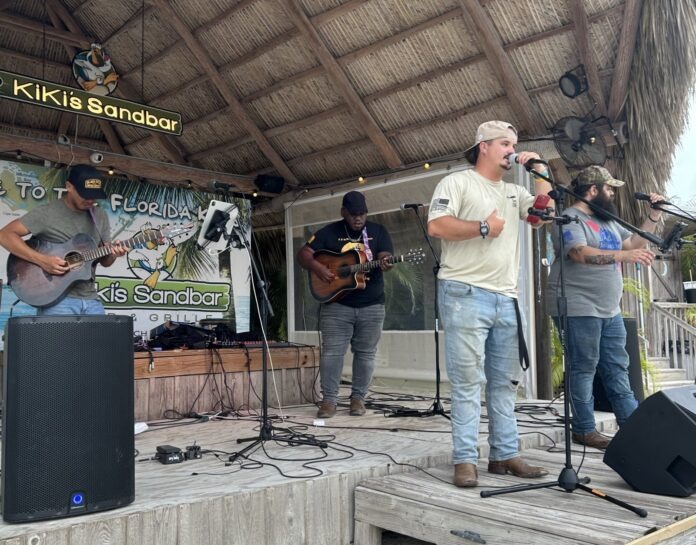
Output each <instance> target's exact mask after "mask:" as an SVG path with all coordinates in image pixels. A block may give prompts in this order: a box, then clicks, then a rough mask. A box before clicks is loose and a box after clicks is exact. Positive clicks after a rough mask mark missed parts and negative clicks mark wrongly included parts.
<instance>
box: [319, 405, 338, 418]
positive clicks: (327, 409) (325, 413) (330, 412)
mask: <svg viewBox="0 0 696 545" xmlns="http://www.w3.org/2000/svg"><path fill="white" fill-rule="evenodd" d="M335 414H336V404H335V403H329V402H328V401H322V402H321V403H320V404H319V411H317V418H331V417H332V416H334V415H335Z"/></svg>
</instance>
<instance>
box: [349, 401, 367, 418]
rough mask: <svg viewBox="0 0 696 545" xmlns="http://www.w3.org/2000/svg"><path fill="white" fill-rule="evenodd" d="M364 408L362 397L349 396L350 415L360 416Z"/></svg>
mask: <svg viewBox="0 0 696 545" xmlns="http://www.w3.org/2000/svg"><path fill="white" fill-rule="evenodd" d="M365 410H366V409H365V402H364V401H363V400H362V399H356V398H353V397H351V398H350V412H349V413H348V414H349V415H350V416H362V415H364V414H365Z"/></svg>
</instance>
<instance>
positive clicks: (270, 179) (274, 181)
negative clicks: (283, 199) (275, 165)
mask: <svg viewBox="0 0 696 545" xmlns="http://www.w3.org/2000/svg"><path fill="white" fill-rule="evenodd" d="M254 185H256V187H258V189H259V191H263V192H264V193H282V192H283V188H284V187H285V179H284V178H283V177H282V176H271V175H269V174H259V175H258V176H257V177H256V179H255V180H254Z"/></svg>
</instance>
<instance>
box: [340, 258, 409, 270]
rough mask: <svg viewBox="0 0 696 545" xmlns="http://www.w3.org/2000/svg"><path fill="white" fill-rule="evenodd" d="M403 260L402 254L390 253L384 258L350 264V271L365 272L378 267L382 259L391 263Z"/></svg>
mask: <svg viewBox="0 0 696 545" xmlns="http://www.w3.org/2000/svg"><path fill="white" fill-rule="evenodd" d="M403 260H404V256H402V255H390V256H389V257H388V258H386V259H373V260H372V261H365V263H358V264H356V265H351V267H350V272H367V271H371V270H372V269H376V268H378V267H379V266H380V264H381V263H382V262H384V261H386V262H387V263H390V264H392V265H393V264H394V263H401V262H403Z"/></svg>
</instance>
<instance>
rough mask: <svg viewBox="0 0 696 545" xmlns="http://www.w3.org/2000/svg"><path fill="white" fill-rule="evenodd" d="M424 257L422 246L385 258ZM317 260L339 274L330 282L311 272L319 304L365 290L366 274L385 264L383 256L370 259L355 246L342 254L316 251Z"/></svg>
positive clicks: (312, 288) (415, 259) (416, 259)
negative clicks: (354, 291)
mask: <svg viewBox="0 0 696 545" xmlns="http://www.w3.org/2000/svg"><path fill="white" fill-rule="evenodd" d="M424 258H425V253H424V252H423V250H421V249H420V248H419V249H418V250H409V251H408V252H407V253H406V254H404V255H392V256H389V257H388V258H387V259H386V260H385V261H386V262H387V263H392V264H395V263H403V262H406V263H422V262H423V259H424ZM314 259H316V260H317V261H318V262H319V263H321V264H322V265H324V266H325V267H326V268H328V269H329V270H330V271H332V272H333V273H334V274H335V275H336V277H335V278H334V279H333V280H332V281H331V282H324V281H323V280H322V279H321V278H319V277H318V276H317V275H316V274H314V273H313V272H312V271H309V290H310V291H311V292H312V296H313V297H314V298H315V299H316V300H317V301H319V302H320V303H331V302H333V301H337V300H338V299H340V298H341V297H343V296H344V295H346V293H348V292H349V291H351V290H356V289H357V290H364V289H365V286H367V279H366V278H365V274H366V273H367V272H369V271H371V270H373V269H377V268H378V267H379V266H380V264H381V263H382V260H381V259H375V260H372V261H368V260H367V257H366V256H365V253H364V252H361V251H360V250H355V249H353V250H348V251H347V252H343V253H338V252H331V251H329V250H317V251H316V252H314Z"/></svg>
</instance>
